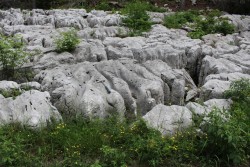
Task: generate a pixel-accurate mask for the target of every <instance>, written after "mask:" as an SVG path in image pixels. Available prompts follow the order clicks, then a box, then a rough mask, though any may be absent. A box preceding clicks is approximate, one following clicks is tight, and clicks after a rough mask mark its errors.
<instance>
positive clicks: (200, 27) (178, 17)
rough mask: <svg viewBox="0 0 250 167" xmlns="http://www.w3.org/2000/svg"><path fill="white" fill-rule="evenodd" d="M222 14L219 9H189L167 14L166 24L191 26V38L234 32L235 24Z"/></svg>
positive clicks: (170, 25) (169, 26)
mask: <svg viewBox="0 0 250 167" xmlns="http://www.w3.org/2000/svg"><path fill="white" fill-rule="evenodd" d="M220 16H221V12H220V11H218V10H206V11H195V10H189V11H185V12H177V13H175V14H173V15H169V16H166V17H165V20H164V25H165V26H166V27H168V28H183V27H186V26H187V27H190V28H191V31H190V32H189V33H188V36H189V37H191V38H201V37H202V36H204V35H207V34H214V33H221V34H223V35H227V34H232V33H233V32H234V29H235V27H234V25H233V24H231V23H229V21H228V20H227V19H226V18H222V17H220Z"/></svg>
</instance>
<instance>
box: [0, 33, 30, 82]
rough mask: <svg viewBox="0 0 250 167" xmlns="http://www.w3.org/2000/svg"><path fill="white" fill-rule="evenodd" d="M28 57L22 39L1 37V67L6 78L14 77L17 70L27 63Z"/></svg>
mask: <svg viewBox="0 0 250 167" xmlns="http://www.w3.org/2000/svg"><path fill="white" fill-rule="evenodd" d="M28 55H29V54H28V53H27V52H25V51H24V43H23V41H22V38H21V37H19V36H14V37H7V36H3V35H0V63H1V64H0V67H1V69H2V71H3V74H4V75H6V76H5V77H6V78H9V77H12V76H14V74H15V69H16V68H17V67H20V66H21V65H22V64H23V63H24V62H25V59H26V58H27V56H28Z"/></svg>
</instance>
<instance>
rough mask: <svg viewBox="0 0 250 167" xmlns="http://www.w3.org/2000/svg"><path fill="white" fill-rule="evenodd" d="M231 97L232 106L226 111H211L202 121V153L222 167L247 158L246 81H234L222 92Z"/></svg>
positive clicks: (249, 86) (249, 121)
mask: <svg viewBox="0 0 250 167" xmlns="http://www.w3.org/2000/svg"><path fill="white" fill-rule="evenodd" d="M225 95H226V97H231V98H232V100H233V101H234V102H233V106H232V108H231V110H229V111H221V110H218V109H215V110H214V111H212V112H211V113H210V114H209V115H208V119H205V124H203V125H202V127H203V128H204V130H203V132H204V133H205V134H206V135H207V140H205V141H203V144H202V146H201V147H202V153H204V154H206V155H208V156H210V158H212V157H211V156H216V158H218V159H219V160H220V161H221V162H220V163H222V164H227V163H229V164H232V163H233V164H235V165H238V164H242V163H243V162H246V161H247V158H249V155H250V152H249V146H250V138H249V137H250V130H249V126H250V112H249V107H250V105H249V102H250V100H249V99H250V81H249V80H246V79H242V80H239V81H234V82H233V83H232V84H231V86H230V89H229V90H228V91H226V92H225Z"/></svg>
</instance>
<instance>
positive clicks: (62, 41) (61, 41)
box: [55, 29, 80, 53]
mask: <svg viewBox="0 0 250 167" xmlns="http://www.w3.org/2000/svg"><path fill="white" fill-rule="evenodd" d="M55 43H56V50H57V52H59V53H61V52H71V51H73V50H74V49H75V48H76V46H77V45H78V44H79V43H80V39H79V38H78V37H77V32H76V30H74V29H71V30H69V31H66V32H61V33H60V36H59V37H58V38H56V39H55Z"/></svg>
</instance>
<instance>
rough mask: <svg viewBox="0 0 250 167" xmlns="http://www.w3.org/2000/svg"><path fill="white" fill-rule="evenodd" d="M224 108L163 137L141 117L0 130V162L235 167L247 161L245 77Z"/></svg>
mask: <svg viewBox="0 0 250 167" xmlns="http://www.w3.org/2000/svg"><path fill="white" fill-rule="evenodd" d="M225 95H226V97H231V98H232V100H234V103H233V106H232V108H231V110H229V111H221V110H218V109H214V111H212V112H211V113H210V114H209V115H208V116H207V117H196V118H194V120H195V121H194V123H193V126H191V127H190V128H189V129H186V130H185V131H179V132H177V133H176V134H174V135H173V136H162V135H161V134H160V132H158V131H157V130H154V129H151V128H148V127H147V125H146V123H145V122H143V121H142V120H140V119H139V120H137V121H136V120H135V121H134V122H131V121H128V120H123V121H122V120H120V119H116V118H115V117H113V118H109V119H105V120H98V119H95V120H88V119H82V118H74V119H72V118H71V119H67V118H65V119H64V120H65V121H64V122H60V123H56V122H54V123H52V124H50V126H48V127H47V128H44V129H40V130H32V129H28V128H26V127H25V126H23V125H20V124H11V125H5V126H2V127H1V128H0V150H1V152H0V166H91V167H100V166H104V167H105V166H109V167H112V166H113V167H121V166H124V167H125V166H140V165H142V166H234V165H243V166H247V165H249V156H250V150H249V146H250V130H249V123H250V114H249V113H250V112H249V99H250V81H249V80H240V81H236V82H233V83H232V85H231V89H230V90H229V91H227V92H226V93H225Z"/></svg>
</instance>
